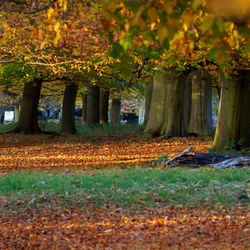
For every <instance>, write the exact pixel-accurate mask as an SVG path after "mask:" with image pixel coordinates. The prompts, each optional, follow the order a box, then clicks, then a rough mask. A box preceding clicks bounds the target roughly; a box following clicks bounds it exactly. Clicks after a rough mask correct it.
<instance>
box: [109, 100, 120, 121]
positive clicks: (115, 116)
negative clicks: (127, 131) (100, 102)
mask: <svg viewBox="0 0 250 250" xmlns="http://www.w3.org/2000/svg"><path fill="white" fill-rule="evenodd" d="M120 121H121V99H113V100H112V105H111V118H110V123H111V124H120Z"/></svg>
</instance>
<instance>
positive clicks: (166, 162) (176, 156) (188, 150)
mask: <svg viewBox="0 0 250 250" xmlns="http://www.w3.org/2000/svg"><path fill="white" fill-rule="evenodd" d="M193 147H194V146H193V145H191V146H190V147H188V148H186V149H185V150H184V151H183V152H181V153H180V154H177V155H175V156H173V157H172V158H170V159H169V160H168V161H165V162H163V166H164V167H166V166H167V165H169V164H170V163H171V162H172V161H174V160H176V159H177V158H180V157H181V156H183V155H185V154H186V153H189V152H190V151H191V149H192V148H193Z"/></svg>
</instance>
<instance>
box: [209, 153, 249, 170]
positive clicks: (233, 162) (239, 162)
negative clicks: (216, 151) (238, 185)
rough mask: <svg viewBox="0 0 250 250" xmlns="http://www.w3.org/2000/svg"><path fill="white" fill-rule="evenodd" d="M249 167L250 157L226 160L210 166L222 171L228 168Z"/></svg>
mask: <svg viewBox="0 0 250 250" xmlns="http://www.w3.org/2000/svg"><path fill="white" fill-rule="evenodd" d="M246 165H250V157H247V156H246V157H238V158H232V159H228V160H225V161H222V162H219V163H216V164H212V165H211V166H212V167H213V168H215V169H224V168H229V167H232V166H240V167H242V166H246Z"/></svg>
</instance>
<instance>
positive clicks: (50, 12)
mask: <svg viewBox="0 0 250 250" xmlns="http://www.w3.org/2000/svg"><path fill="white" fill-rule="evenodd" d="M53 13H54V9H53V8H49V9H48V18H51V16H52V14H53Z"/></svg>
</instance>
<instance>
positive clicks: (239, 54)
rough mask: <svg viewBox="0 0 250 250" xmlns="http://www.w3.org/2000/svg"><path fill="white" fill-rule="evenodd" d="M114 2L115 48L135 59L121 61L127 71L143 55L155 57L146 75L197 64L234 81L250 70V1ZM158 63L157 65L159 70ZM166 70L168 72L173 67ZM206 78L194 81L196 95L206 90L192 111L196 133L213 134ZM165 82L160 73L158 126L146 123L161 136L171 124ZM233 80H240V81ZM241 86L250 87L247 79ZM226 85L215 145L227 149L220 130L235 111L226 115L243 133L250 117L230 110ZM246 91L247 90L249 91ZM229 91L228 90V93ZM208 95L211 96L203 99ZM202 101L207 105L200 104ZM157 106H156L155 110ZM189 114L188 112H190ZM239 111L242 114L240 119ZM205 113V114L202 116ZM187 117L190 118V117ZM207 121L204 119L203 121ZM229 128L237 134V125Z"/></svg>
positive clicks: (246, 136)
mask: <svg viewBox="0 0 250 250" xmlns="http://www.w3.org/2000/svg"><path fill="white" fill-rule="evenodd" d="M111 2H112V3H113V8H114V9H115V10H116V15H115V16H112V14H111V11H110V10H109V8H107V10H106V12H107V13H108V14H110V17H109V18H108V17H107V18H106V19H105V21H106V22H107V23H108V24H106V26H107V28H108V30H109V31H110V33H112V35H113V36H110V38H111V39H110V41H111V43H112V45H113V52H114V53H117V55H118V54H119V55H121V56H120V58H122V57H124V55H127V56H128V57H129V58H130V59H129V60H127V62H126V61H125V62H124V61H122V60H121V62H120V64H121V67H122V68H124V71H127V70H128V69H129V67H130V66H129V61H130V60H133V56H135V55H136V56H139V57H141V58H142V59H143V58H144V59H145V58H149V59H147V63H148V65H151V68H150V69H149V70H148V68H146V67H145V71H144V73H145V72H146V73H148V72H149V73H151V74H152V75H154V74H155V73H154V70H153V69H154V68H155V66H156V65H158V66H160V67H161V68H167V69H169V68H171V67H176V68H177V69H178V70H180V71H184V72H185V70H187V69H188V70H193V68H196V69H198V70H200V69H203V70H206V71H207V72H208V73H209V74H211V75H213V74H214V76H217V73H216V72H218V71H221V70H222V71H223V72H224V73H225V74H226V75H228V76H231V77H232V79H235V77H236V78H237V75H238V76H240V75H242V73H241V72H244V71H247V70H248V69H249V64H248V59H247V58H248V56H247V55H248V52H247V50H248V49H247V48H248V47H249V42H248V40H247V37H248V35H247V33H248V32H247V23H248V20H249V19H248V16H249V10H250V4H249V3H247V2H246V1H244V0H237V1H229V4H228V6H225V4H224V1H222V0H219V1H209V2H207V1H190V2H188V3H187V2H186V1H167V0H166V1H164V0H163V1H152V2H151V1H150V2H146V3H145V4H141V3H142V2H141V1H140V0H136V1H128V2H122V3H118V1H111ZM108 6H109V5H107V7H108ZM158 66H157V68H159V67H158ZM165 71H166V72H167V70H165ZM206 71H202V72H200V73H201V75H203V76H205V72H206ZM156 72H157V70H156ZM243 75H245V73H244V74H243ZM203 76H202V79H200V77H197V79H193V80H192V86H193V97H194V95H196V94H197V92H199V90H200V93H203V94H202V95H200V97H199V98H196V100H195V99H194V100H193V102H192V104H193V106H194V107H193V108H192V109H190V115H191V116H190V121H189V125H190V126H189V127H190V132H194V133H198V134H210V133H211V122H210V120H211V115H210V114H211V108H210V90H209V89H208V86H209V81H210V80H209V77H208V76H207V77H205V78H204V77H203ZM165 77H166V76H165ZM248 77H249V76H248V74H246V77H240V78H241V79H247V80H248V81H249V78H248ZM205 79H206V80H205ZM247 80H246V81H247ZM164 81H166V80H164V76H160V77H159V76H156V77H154V88H153V92H152V103H153V102H154V101H153V100H154V99H156V98H154V95H155V94H154V93H158V97H159V98H158V100H157V99H156V101H155V103H157V105H158V107H159V109H157V108H155V112H153V111H150V113H149V125H151V126H152V127H151V128H150V126H146V129H145V131H152V132H153V133H155V134H157V135H159V134H160V135H162V134H164V133H163V131H164V129H162V128H163V127H165V128H166V127H167V126H163V125H162V123H163V119H162V113H163V104H162V103H164V102H165V97H164V94H163V93H165V86H164V84H163V83H162V82H164ZM232 81H233V82H234V80H232ZM199 83H200V84H202V85H203V87H202V88H200V87H198V85H199ZM238 83H239V82H238ZM177 85H178V84H177ZM223 85H227V86H229V88H232V90H230V91H228V93H230V92H231V91H232V92H233V93H234V94H231V95H233V96H237V93H238V92H237V88H235V87H233V86H234V85H232V84H228V83H225V84H224V83H223ZM241 85H242V88H243V89H245V87H244V86H245V85H244V83H243V82H242V81H241ZM159 86H160V87H159ZM226 89H227V87H222V94H221V102H220V112H219V118H218V120H219V122H218V126H217V132H216V137H215V141H214V149H216V150H219V149H222V148H223V147H224V145H225V142H224V143H219V142H222V141H225V140H224V139H225V138H224V136H223V134H222V133H219V131H220V130H221V128H222V125H220V124H222V123H226V121H225V120H224V119H225V114H227V112H231V113H230V115H226V117H232V118H231V120H232V121H234V123H235V124H237V125H235V126H236V127H237V128H236V129H235V130H237V131H240V130H241V128H240V126H243V127H248V118H247V117H245V113H244V112H242V113H238V112H233V113H232V111H233V110H232V109H228V108H227V104H226V103H227V102H225V101H223V98H222V95H224V96H226V95H227V91H226ZM235 91H236V92H235ZM245 91H246V92H247V89H246V90H245ZM223 92H226V93H224V94H223ZM195 93H196V94H195ZM241 93H242V92H241ZM204 95H205V96H206V97H204V98H203V99H201V97H202V96H204ZM171 97H172V96H170V98H171ZM242 98H245V95H244V94H242ZM227 99H228V98H227ZM229 99H230V98H229ZM199 101H200V104H201V102H202V103H203V105H198V103H199ZM153 106H155V105H153ZM153 106H152V107H151V108H150V110H151V109H152V110H154V107H153ZM184 106H185V105H184ZM185 107H188V106H185ZM205 110H206V111H205ZM226 110H231V111H226ZM156 111H158V113H159V114H157V113H156ZM185 112H187V113H188V112H189V111H185ZM197 113H198V115H197ZM223 114H224V115H223ZM238 115H240V116H241V117H240V118H238V117H237V116H238ZM150 116H153V118H152V120H154V121H155V124H154V125H155V126H153V124H152V123H150ZM187 117H188V115H187ZM198 117H200V120H198ZM201 117H203V118H202V119H201ZM170 120H171V119H170ZM185 120H186V121H188V119H184V121H185ZM238 120H240V121H241V124H242V123H244V125H240V124H239V123H238V122H237V121H238ZM165 121H166V120H165ZM201 121H203V122H202V124H201ZM222 130H223V129H222ZM229 130H230V131H231V133H234V132H233V131H234V129H232V126H231V127H230V129H229ZM165 131H166V130H165ZM228 133H229V132H228ZM242 133H243V132H242ZM242 133H240V134H241V135H240V136H241V138H244V139H245V141H248V140H249V134H248V133H246V132H245V134H244V135H243V134H242ZM173 134H174V133H173ZM219 138H220V139H219ZM227 138H229V141H231V140H233V139H234V138H235V139H236V140H239V137H235V136H227ZM244 146H247V144H244Z"/></svg>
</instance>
